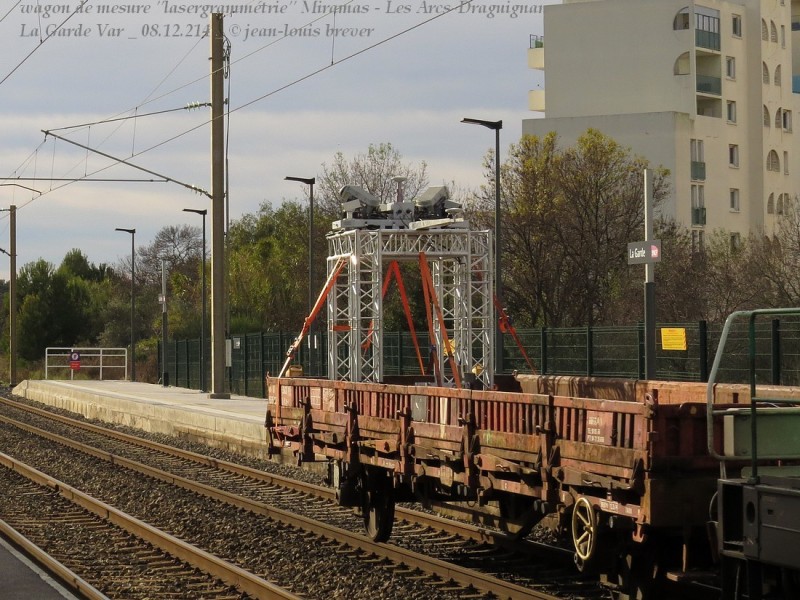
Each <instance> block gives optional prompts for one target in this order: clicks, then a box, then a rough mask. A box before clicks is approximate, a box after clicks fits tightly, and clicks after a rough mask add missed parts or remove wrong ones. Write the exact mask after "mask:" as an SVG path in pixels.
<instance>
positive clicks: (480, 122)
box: [461, 117, 503, 130]
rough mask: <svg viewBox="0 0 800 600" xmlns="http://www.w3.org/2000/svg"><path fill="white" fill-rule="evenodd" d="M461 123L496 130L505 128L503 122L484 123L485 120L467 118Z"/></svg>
mask: <svg viewBox="0 0 800 600" xmlns="http://www.w3.org/2000/svg"><path fill="white" fill-rule="evenodd" d="M461 122H462V123H468V124H469V125H481V126H483V127H487V128H489V129H495V130H497V129H502V128H503V121H484V120H483V119H468V118H466V117H465V118H463V119H461Z"/></svg>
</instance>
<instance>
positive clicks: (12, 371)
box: [0, 183, 42, 387]
mask: <svg viewBox="0 0 800 600" xmlns="http://www.w3.org/2000/svg"><path fill="white" fill-rule="evenodd" d="M0 187H18V188H22V189H23V190H29V191H31V192H35V193H37V194H39V195H40V196H41V195H42V192H40V191H39V190H37V189H34V188H32V187H28V186H27V185H21V184H19V183H0ZM2 210H3V211H5V210H8V220H9V231H10V233H9V243H10V249H11V252H6V251H5V250H2V252H3V254H7V255H8V258H9V259H10V266H9V271H10V273H9V280H8V323H9V327H8V345H9V354H10V360H9V373H8V375H9V383H10V384H11V387H14V386H15V385H17V383H18V382H17V207H16V206H15V205H13V204H12V205H11V206H9V207H8V209H5V208H4V209H2Z"/></svg>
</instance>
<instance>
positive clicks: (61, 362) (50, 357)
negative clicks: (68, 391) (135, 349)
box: [44, 347, 128, 381]
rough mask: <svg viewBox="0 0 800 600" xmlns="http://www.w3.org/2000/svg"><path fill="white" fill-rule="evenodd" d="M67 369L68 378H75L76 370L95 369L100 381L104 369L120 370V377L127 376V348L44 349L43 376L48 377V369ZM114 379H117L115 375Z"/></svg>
mask: <svg viewBox="0 0 800 600" xmlns="http://www.w3.org/2000/svg"><path fill="white" fill-rule="evenodd" d="M58 369H69V378H70V380H73V379H74V378H75V372H76V371H83V370H90V371H91V370H97V371H98V377H99V378H100V381H103V380H104V377H103V376H104V371H106V372H108V371H109V370H112V371H113V372H117V373H118V372H119V371H122V375H123V376H122V379H127V378H128V349H127V348H57V347H51V348H46V349H45V356H44V378H45V379H50V371H51V370H58ZM114 379H119V377H115V378H114Z"/></svg>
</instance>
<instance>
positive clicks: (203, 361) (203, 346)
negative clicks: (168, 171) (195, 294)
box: [183, 208, 208, 392]
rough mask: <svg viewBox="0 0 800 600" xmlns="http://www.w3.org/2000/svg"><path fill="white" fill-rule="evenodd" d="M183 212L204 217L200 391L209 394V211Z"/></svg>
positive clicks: (193, 209) (188, 210)
mask: <svg viewBox="0 0 800 600" xmlns="http://www.w3.org/2000/svg"><path fill="white" fill-rule="evenodd" d="M183 212H188V213H195V214H197V215H200V216H202V217H203V258H202V260H201V261H200V264H201V268H202V270H203V273H202V281H203V283H202V288H203V292H202V293H203V308H202V321H201V323H200V391H201V392H207V391H208V390H207V389H206V387H207V386H206V296H207V294H206V215H207V214H208V210H206V209H202V210H200V209H198V208H184V209H183Z"/></svg>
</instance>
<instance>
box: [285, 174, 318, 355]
mask: <svg viewBox="0 0 800 600" xmlns="http://www.w3.org/2000/svg"><path fill="white" fill-rule="evenodd" d="M284 179H285V180H286V181H299V182H300V183H305V184H306V185H307V186H308V302H307V304H308V309H307V311H306V318H308V317H309V316H311V311H312V309H313V307H314V184H315V183H316V182H317V178H316V177H289V176H287V177H284ZM309 333H311V329H310V328H309ZM312 337H313V336H311V335H309V338H308V354H309V358H308V361H309V369H310V368H311V340H312Z"/></svg>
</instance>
